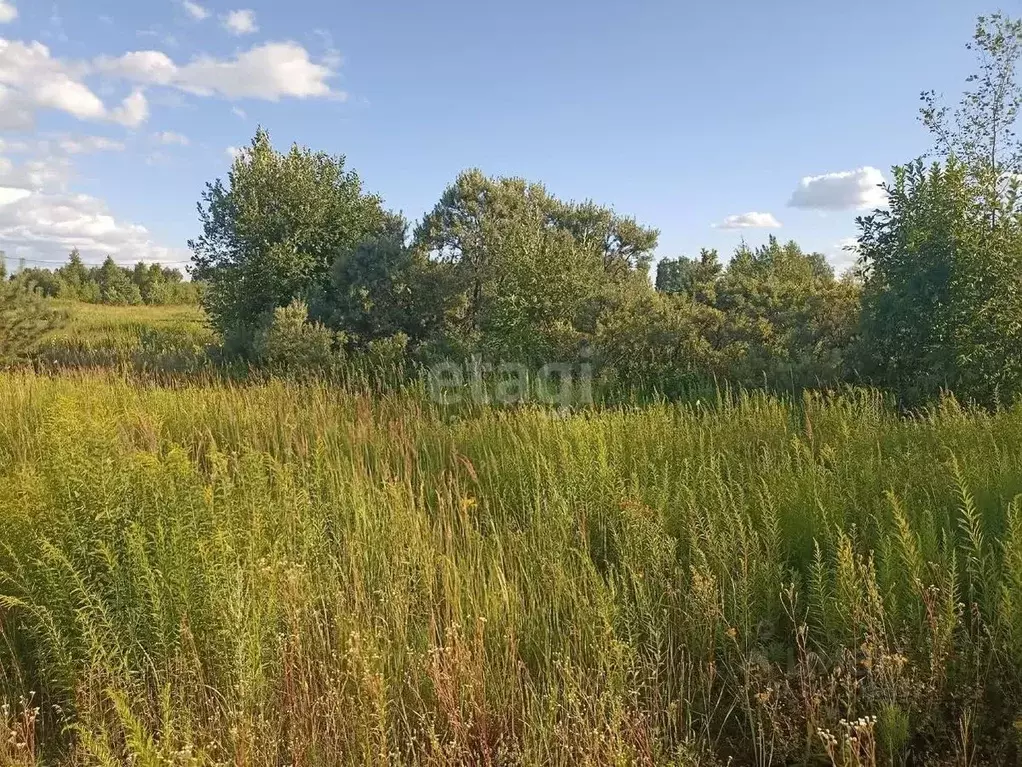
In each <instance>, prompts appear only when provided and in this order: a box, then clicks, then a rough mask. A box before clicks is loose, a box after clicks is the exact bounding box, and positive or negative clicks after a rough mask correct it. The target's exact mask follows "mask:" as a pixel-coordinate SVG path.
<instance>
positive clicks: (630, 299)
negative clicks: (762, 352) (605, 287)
mask: <svg viewBox="0 0 1022 767" xmlns="http://www.w3.org/2000/svg"><path fill="white" fill-rule="evenodd" d="M723 323H724V315H723V313H722V312H721V311H719V310H718V309H716V308H715V307H713V306H711V305H708V304H705V303H700V302H698V301H693V300H691V299H690V298H688V297H686V296H683V295H672V294H669V293H667V292H660V291H651V290H646V291H638V290H624V291H622V292H621V294H620V300H619V301H617V302H615V304H614V306H613V308H612V309H610V310H609V311H607V312H606V313H605V314H604V315H603V317H601V319H600V323H599V329H598V331H597V333H596V336H595V343H594V355H593V362H594V364H595V366H596V369H597V371H598V372H599V375H600V378H601V381H602V384H603V386H604V387H606V388H609V389H610V390H611V391H614V390H617V391H618V392H620V393H625V394H651V393H653V392H657V393H659V394H661V395H665V396H669V397H676V396H683V395H685V394H687V393H689V392H691V391H693V389H697V388H699V387H702V386H705V385H708V384H710V385H712V383H713V381H714V379H715V378H717V377H719V376H723V375H726V373H727V371H728V370H729V369H730V366H731V365H732V364H733V361H734V359H733V358H734V357H735V356H736V355H738V354H740V353H741V350H740V349H738V348H732V349H723V348H720V347H719V345H718V343H717V341H718V339H719V337H720V335H721V332H722V328H723Z"/></svg>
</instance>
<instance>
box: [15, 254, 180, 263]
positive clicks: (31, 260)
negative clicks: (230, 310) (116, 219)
mask: <svg viewBox="0 0 1022 767" xmlns="http://www.w3.org/2000/svg"><path fill="white" fill-rule="evenodd" d="M0 259H3V260H5V261H17V262H21V261H24V262H25V263H26V264H58V265H60V266H66V265H67V263H68V262H67V261H51V260H47V259H45V258H22V257H21V256H9V255H6V254H5V253H4V252H3V251H0ZM139 261H141V263H143V264H159V265H160V266H174V265H188V264H190V263H191V260H186V261H146V260H145V259H139ZM139 261H135V262H132V263H130V264H127V266H134V265H135V264H137V263H139ZM82 263H83V264H84V265H85V266H102V263H91V262H88V261H82ZM117 265H118V266H125V265H126V264H120V263H119V264H117Z"/></svg>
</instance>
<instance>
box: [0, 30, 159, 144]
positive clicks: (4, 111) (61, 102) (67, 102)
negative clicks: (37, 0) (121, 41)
mask: <svg viewBox="0 0 1022 767" xmlns="http://www.w3.org/2000/svg"><path fill="white" fill-rule="evenodd" d="M87 71H88V67H87V66H86V65H82V64H74V63H71V62H65V61H61V60H60V59H57V58H54V57H53V56H51V55H50V50H49V48H47V47H46V46H45V45H43V44H42V43H39V42H32V43H24V42H20V41H16V40H5V39H3V38H0V130H28V129H30V128H32V127H33V125H34V124H35V112H36V110H38V109H53V110H56V111H60V112H65V113H67V114H69V115H72V116H73V117H77V118H78V119H79V120H93V121H111V122H118V123H121V124H123V125H128V126H129V127H134V126H137V125H139V124H140V123H141V122H143V121H144V120H145V119H146V118H147V117H148V113H149V110H148V106H147V104H146V103H145V96H144V95H143V94H141V93H139V92H136V93H134V94H132V95H131V96H129V97H128V98H127V99H125V101H124V102H123V103H122V104H121V105H120V106H119V107H117V108H114V109H110V108H108V107H107V106H106V105H105V104H104V103H103V100H102V99H100V97H99V96H97V95H96V94H95V93H94V92H93V91H92V90H91V89H90V88H89V86H87V85H86V84H85V83H84V82H83V78H84V76H85V74H86V73H87Z"/></svg>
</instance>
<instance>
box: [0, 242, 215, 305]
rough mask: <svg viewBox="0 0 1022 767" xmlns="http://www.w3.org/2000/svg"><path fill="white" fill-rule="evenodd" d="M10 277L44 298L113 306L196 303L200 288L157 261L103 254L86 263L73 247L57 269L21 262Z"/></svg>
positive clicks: (1, 269)
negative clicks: (127, 263)
mask: <svg viewBox="0 0 1022 767" xmlns="http://www.w3.org/2000/svg"><path fill="white" fill-rule="evenodd" d="M0 255H2V254H0ZM5 276H6V263H5V260H4V259H3V258H2V257H0V279H3V278H4V277H5ZM10 280H11V281H12V282H16V283H18V284H19V285H22V286H25V287H29V288H31V289H32V290H34V292H36V293H37V294H39V295H42V296H43V297H45V298H61V299H68V300H73V301H84V302H85V303H91V304H109V305H114V306H138V305H143V304H144V305H148V306H164V305H171V304H197V303H199V297H200V295H201V290H202V286H201V285H200V284H199V283H195V282H189V281H187V280H185V278H184V275H183V274H182V273H181V271H179V270H177V269H171V268H169V267H166V266H162V265H161V264H155V263H152V264H146V263H144V262H142V261H139V262H138V263H137V264H135V265H134V266H133V267H124V266H119V265H118V264H117V263H116V262H115V261H114V260H113V258H111V257H109V256H107V258H106V260H105V261H104V262H103V263H102V265H100V266H87V265H86V264H85V263H84V262H83V261H82V257H81V254H80V253H79V252H78V250H77V249H76V250H72V251H71V253H70V255H69V256H68V261H67V263H66V264H64V265H63V266H61V267H59V268H57V269H52V270H51V269H43V268H38V267H24V266H22V267H21V268H19V269H17V270H16V271H15V272H14V273H13V274H11V275H10Z"/></svg>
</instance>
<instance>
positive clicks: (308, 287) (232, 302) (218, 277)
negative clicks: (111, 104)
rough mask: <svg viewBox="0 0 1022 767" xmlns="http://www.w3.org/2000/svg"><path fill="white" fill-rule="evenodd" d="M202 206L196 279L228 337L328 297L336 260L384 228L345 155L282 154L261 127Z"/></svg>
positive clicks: (296, 150)
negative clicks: (280, 311)
mask: <svg viewBox="0 0 1022 767" xmlns="http://www.w3.org/2000/svg"><path fill="white" fill-rule="evenodd" d="M198 207H199V218H200V220H201V222H202V234H201V235H200V236H199V237H198V238H197V239H195V240H193V241H191V242H190V243H189V246H190V247H191V248H192V251H193V253H194V275H195V277H197V278H198V279H200V280H203V281H204V282H206V283H207V284H208V287H207V289H206V291H205V293H204V298H203V301H204V304H205V306H206V309H207V311H208V312H209V314H210V317H211V318H212V319H213V322H214V323H215V324H216V325H217V326H218V327H219V328H220V329H221V330H223V331H225V332H226V333H228V334H231V333H236V332H238V331H244V330H246V329H247V330H249V331H250V330H251V329H252V328H254V327H255V326H256V325H257V324H258V322H259V320H260V319H261V318H262V317H263V316H265V315H266V314H267V313H269V312H271V311H272V310H273V309H275V308H278V307H283V306H288V305H290V304H291V302H292V301H293V300H295V299H304V298H307V297H309V296H311V295H314V294H315V293H316V292H317V291H321V290H325V289H326V287H327V285H328V283H329V278H330V269H331V267H332V266H333V264H334V262H335V261H337V259H338V257H340V256H341V255H342V254H346V253H350V252H351V251H352V250H354V249H355V248H356V247H357V246H358V244H359V243H361V242H362V241H363V240H364V239H365V238H366V237H368V236H370V235H372V234H374V233H375V232H377V231H378V230H379V228H380V226H381V225H382V223H383V208H382V206H381V201H380V199H379V198H378V197H376V196H375V195H371V194H368V193H366V192H365V191H364V190H363V188H362V182H361V180H360V179H359V177H358V176H357V175H356V174H355V173H354V172H353V171H350V170H346V168H345V159H344V157H341V156H339V157H332V156H330V155H327V154H325V153H322V152H313V151H310V150H309V149H305V148H302V147H299V146H297V145H295V146H292V147H291V149H290V150H289V151H288V152H286V153H280V152H277V151H275V150H274V148H273V146H272V144H271V143H270V136H269V134H268V133H267V132H266V131H264V130H262V129H260V130H259V132H258V133H257V134H256V136H255V138H254V139H253V140H252V143H251V145H250V146H249V147H248V148H247V149H246V150H245V151H243V152H242V153H240V154H239V155H238V157H237V158H236V159H235V161H234V164H233V165H232V167H231V170H230V173H229V174H228V178H227V181H226V183H225V182H224V181H222V180H220V179H217V180H216V181H214V182H212V183H210V184H208V185H207V187H206V191H205V193H204V194H203V196H202V201H201V202H200V203H199V206H198Z"/></svg>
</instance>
